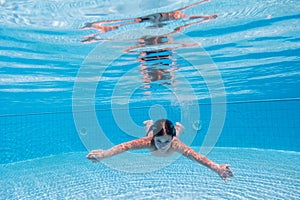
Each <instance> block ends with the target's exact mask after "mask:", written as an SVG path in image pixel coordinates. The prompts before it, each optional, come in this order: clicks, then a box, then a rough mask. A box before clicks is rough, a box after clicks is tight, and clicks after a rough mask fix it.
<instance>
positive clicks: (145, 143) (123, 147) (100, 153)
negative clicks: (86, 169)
mask: <svg viewBox="0 0 300 200" xmlns="http://www.w3.org/2000/svg"><path fill="white" fill-rule="evenodd" d="M150 147H151V137H144V138H140V139H136V140H132V141H129V142H124V143H122V144H119V145H116V146H114V147H112V148H110V149H108V150H102V149H98V150H93V151H91V152H90V153H89V154H88V155H87V156H86V158H87V159H89V160H91V161H92V162H99V161H101V160H102V159H105V158H109V157H112V156H114V155H117V154H120V153H123V152H125V151H128V150H134V149H145V148H150Z"/></svg>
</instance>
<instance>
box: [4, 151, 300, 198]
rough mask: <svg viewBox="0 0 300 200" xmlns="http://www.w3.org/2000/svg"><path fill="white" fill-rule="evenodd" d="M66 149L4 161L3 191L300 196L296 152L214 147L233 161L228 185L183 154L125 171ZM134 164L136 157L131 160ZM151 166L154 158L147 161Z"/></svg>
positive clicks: (23, 194) (217, 155)
mask: <svg viewBox="0 0 300 200" xmlns="http://www.w3.org/2000/svg"><path fill="white" fill-rule="evenodd" d="M85 155H86V152H78V153H68V154H63V155H57V156H50V157H44V158H39V159H33V160H28V161H23V162H17V163H10V164H4V165H1V166H0V172H1V174H2V175H1V180H0V183H1V185H2V186H4V187H2V188H1V190H0V195H1V196H2V197H4V198H10V199H20V198H22V199H44V198H46V199H60V198H69V199H99V198H101V199H105V198H106V199H107V198H109V199H132V198H134V199H183V198H184V199H299V197H300V179H299V178H300V177H299V170H300V167H299V163H300V157H299V153H297V152H285V151H271V150H257V149H239V148H215V149H214V150H213V152H211V154H209V158H211V159H213V160H215V161H216V162H224V163H230V164H231V165H232V168H233V170H234V172H235V177H234V178H233V179H230V180H229V182H228V183H227V184H226V183H224V182H223V181H222V180H221V179H220V178H219V177H218V176H217V175H216V174H215V173H214V172H212V171H210V170H208V169H206V168H205V167H203V166H199V165H198V164H196V163H194V162H191V161H190V160H188V159H186V158H184V157H181V158H180V159H179V160H177V161H176V162H175V163H173V164H172V165H170V166H167V167H165V168H163V169H160V170H158V171H155V172H151V173H124V172H120V171H116V170H112V169H110V168H108V167H106V166H105V165H103V164H102V163H97V164H93V163H90V162H89V161H87V160H86V159H85ZM132 163H134V162H132ZM143 167H153V166H152V164H151V163H149V166H143Z"/></svg>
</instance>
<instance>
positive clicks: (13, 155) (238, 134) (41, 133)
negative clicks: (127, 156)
mask: <svg viewBox="0 0 300 200" xmlns="http://www.w3.org/2000/svg"><path fill="white" fill-rule="evenodd" d="M199 107H200V115H201V117H200V119H201V124H202V128H201V129H200V130H199V131H198V132H197V136H196V137H195V139H194V141H193V143H192V146H201V144H202V142H203V139H204V137H205V134H206V131H207V129H208V125H209V122H210V118H211V115H210V109H211V105H209V104H203V105H202V104H200V105H199ZM165 109H166V110H167V113H168V116H176V115H178V112H180V108H178V107H172V106H167V107H165ZM130 113H132V116H133V118H134V119H135V121H136V123H142V121H143V120H145V119H148V117H149V116H148V114H147V113H148V110H147V108H132V110H130ZM299 113H300V101H299V100H297V99H296V100H275V101H253V102H236V103H228V104H227V114H226V120H225V124H224V128H223V131H222V134H221V136H220V138H219V140H218V142H217V144H216V146H220V147H245V148H263V149H276V150H288V151H298V152H299V151H300V145H299V144H300V136H299V133H300V118H299ZM97 115H98V116H99V120H100V121H101V122H100V123H101V124H104V125H105V129H104V131H105V133H110V134H111V135H110V139H111V140H112V142H113V143H116V144H117V143H120V142H124V141H128V140H131V139H133V137H132V136H128V135H126V134H123V133H122V132H121V130H120V129H118V126H117V125H116V124H115V122H114V121H113V117H112V114H111V110H98V111H97ZM170 118H171V119H172V120H177V119H176V118H178V117H175V118H174V117H170ZM0 125H1V126H0V127H1V137H0V144H1V146H0V147H1V148H0V149H1V156H0V162H1V163H10V162H16V161H22V160H27V159H32V158H37V157H43V156H48V155H55V154H61V153H65V152H76V151H85V150H86V148H85V147H84V145H83V144H82V142H81V140H80V138H79V136H78V133H77V131H76V127H75V123H74V119H73V115H72V112H53V113H35V114H26V113H24V114H13V115H2V116H0ZM102 127H103V126H102ZM187 134H188V133H187ZM143 135H144V133H141V136H143ZM182 137H184V136H182Z"/></svg>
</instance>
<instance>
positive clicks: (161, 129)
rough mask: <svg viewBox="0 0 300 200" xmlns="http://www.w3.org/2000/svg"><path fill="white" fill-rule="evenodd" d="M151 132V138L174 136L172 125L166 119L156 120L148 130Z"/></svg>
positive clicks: (174, 131)
mask: <svg viewBox="0 0 300 200" xmlns="http://www.w3.org/2000/svg"><path fill="white" fill-rule="evenodd" d="M150 130H151V131H153V137H156V136H163V135H170V136H172V137H174V136H176V130H175V127H174V125H173V123H172V122H171V121H170V120H168V119H160V120H157V121H156V122H155V123H154V124H153V125H152V126H151V127H150V129H149V131H150Z"/></svg>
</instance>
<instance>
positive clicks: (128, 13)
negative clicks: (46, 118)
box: [0, 0, 300, 113]
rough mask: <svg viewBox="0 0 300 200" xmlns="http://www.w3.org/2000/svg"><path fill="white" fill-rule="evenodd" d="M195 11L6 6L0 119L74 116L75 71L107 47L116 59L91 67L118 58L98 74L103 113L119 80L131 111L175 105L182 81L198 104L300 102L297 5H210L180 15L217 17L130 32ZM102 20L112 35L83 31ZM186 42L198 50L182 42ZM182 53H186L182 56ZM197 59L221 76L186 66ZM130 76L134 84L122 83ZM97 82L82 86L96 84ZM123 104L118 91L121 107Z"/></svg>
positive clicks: (106, 4) (156, 4) (103, 5)
mask: <svg viewBox="0 0 300 200" xmlns="http://www.w3.org/2000/svg"><path fill="white" fill-rule="evenodd" d="M196 2H197V1H175V2H174V1H164V2H161V1H151V2H150V1H149V2H148V1H137V0H136V1H129V0H128V1H122V2H113V1H90V2H85V3H84V2H81V1H76V0H73V1H47V2H45V1H26V2H24V3H22V2H19V1H5V0H2V1H1V2H0V3H1V8H0V9H1V10H0V11H1V17H0V22H1V39H0V45H1V46H0V48H1V55H0V56H1V59H0V62H1V63H0V64H1V77H0V92H1V96H2V98H1V104H2V105H5V106H2V108H1V110H2V112H3V113H14V112H20V111H22V112H39V111H42V110H43V111H51V110H53V109H56V110H64V111H65V110H69V109H70V105H71V101H72V90H73V86H74V81H76V80H77V81H78V79H76V76H77V73H78V70H79V69H80V68H82V66H83V63H85V61H86V60H90V59H91V58H89V55H90V53H91V52H92V51H93V49H94V48H95V47H99V46H101V44H102V42H105V43H106V44H108V45H110V46H111V49H110V51H104V50H102V51H100V52H99V56H100V58H99V59H97V58H93V59H94V60H93V63H89V64H88V65H89V67H95V68H97V67H98V68H99V67H100V68H99V69H101V58H103V57H105V53H108V52H109V53H110V54H118V53H116V52H121V55H119V56H120V57H118V58H117V59H115V60H114V62H112V63H111V64H110V66H102V67H105V70H106V71H105V73H104V74H103V76H104V79H102V82H100V83H103V84H100V83H99V86H98V88H97V91H96V102H97V104H98V105H102V104H103V103H105V104H107V103H110V99H111V96H112V93H113V90H114V88H115V87H116V85H121V84H118V82H117V81H118V80H119V78H120V77H123V81H124V84H122V88H121V90H122V91H128V90H129V91H130V90H132V88H134V90H135V93H134V94H133V95H132V96H131V97H130V102H138V103H140V104H142V103H147V100H149V97H150V99H151V100H153V99H154V100H157V101H159V100H160V101H169V99H170V95H171V96H172V95H173V93H172V92H174V91H176V93H177V94H180V95H181V94H182V95H187V94H186V93H189V92H186V84H185V83H184V82H183V81H182V79H181V77H184V78H185V79H187V81H188V84H189V85H191V86H192V87H193V88H194V89H195V97H196V99H198V100H199V101H201V102H209V101H210V98H211V97H212V96H216V95H220V94H221V95H225V94H222V92H221V93H220V92H219V90H218V87H222V88H221V89H222V90H224V91H225V92H226V97H227V100H228V101H245V100H247V101H248V100H262V99H283V98H298V97H299V92H298V89H297V88H298V87H299V80H300V79H299V53H298V52H299V30H300V28H299V18H300V14H299V2H298V1H292V0H289V1H271V0H270V1H251V3H249V2H248V1H239V2H228V1H208V2H205V1H204V2H202V3H201V4H197V5H194V6H193V7H191V8H189V9H186V10H184V11H183V13H184V14H186V15H188V16H211V17H212V16H214V15H215V18H214V17H212V18H211V19H204V18H198V19H197V18H196V19H187V18H181V19H177V20H170V21H164V22H161V23H156V24H155V23H153V20H152V21H151V20H150V21H149V20H148V21H147V20H146V21H144V22H142V23H133V24H130V23H132V22H133V20H132V19H138V18H141V17H143V16H144V17H145V16H149V15H154V16H155V15H157V14H160V13H168V12H169V13H170V12H172V11H174V10H178V9H180V8H184V7H185V6H188V5H192V4H193V3H196ZM152 18H153V17H152ZM128 19H131V21H130V20H128ZM109 20H116V21H115V22H110V23H108V22H107V21H109ZM118 20H125V21H122V22H119V21H118ZM99 21H106V22H105V23H104V24H102V25H103V27H106V28H107V27H111V29H112V30H109V31H107V30H105V29H103V27H102V29H99V30H97V29H96V28H91V29H82V28H83V27H88V26H87V25H88V24H90V25H91V24H92V23H93V22H99ZM154 21H155V19H154ZM113 27H118V28H117V29H113ZM98 28H99V24H98ZM136 30H139V31H141V32H140V33H138V32H137V31H136ZM101 31H102V32H101ZM106 31H107V32H106ZM128 31H129V32H128ZM130 31H133V32H134V34H132V32H130ZM100 32H101V33H100ZM94 34H96V35H95V36H93V35H94ZM183 36H185V37H187V38H190V39H192V40H193V41H194V43H193V42H191V41H189V42H188V43H185V42H186V41H184V40H183V39H182V37H183ZM155 41H156V43H155ZM179 43H181V44H180V45H179ZM193 44H197V45H196V47H197V48H196V47H195V46H193ZM184 45H185V46H184ZM188 45H191V46H188ZM153 51H154V52H153ZM179 51H183V52H185V53H186V54H184V57H182V55H181V54H180V53H179ZM155 52H156V53H155ZM201 52H202V53H203V52H205V55H206V57H207V58H211V59H212V60H211V61H212V63H214V65H215V67H216V68H215V69H207V68H205V67H204V66H201V65H199V66H191V65H190V64H189V63H190V62H189V61H190V60H193V59H198V60H199V55H200V54H201ZM147 56H148V57H147ZM102 64H103V63H102ZM196 69H199V70H200V72H199V71H197V70H196ZM209 70H212V71H209ZM128 71H130V72H132V74H131V76H126V73H127V72H128ZM208 72H210V73H214V74H216V73H220V74H221V77H222V79H221V80H222V83H223V84H224V86H222V85H218V86H217V85H215V86H213V87H214V89H217V90H216V91H215V92H212V91H211V90H210V88H209V87H210V86H209V83H208V81H207V80H206V79H205V76H206V75H205V74H206V73H208ZM158 75H159V77H160V78H159V79H158ZM95 77H97V76H95V75H93V74H90V75H89V76H88V77H85V78H88V80H89V81H91V80H94V81H98V80H97V78H96V79H95ZM133 77H134V79H132V78H133ZM132 80H134V83H133V82H132ZM171 90H172V92H170V91H171ZM224 91H223V93H224ZM185 92H186V93H185ZM217 93H218V94H217ZM158 94H159V95H158ZM126 95H127V93H122V92H120V94H118V95H116V99H117V96H126ZM175 95H176V94H175ZM186 97H187V99H188V98H189V96H186ZM119 103H122V102H119ZM16 105H17V106H16ZM45 105H46V106H47V108H46V107H45ZM58 105H59V106H58Z"/></svg>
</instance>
